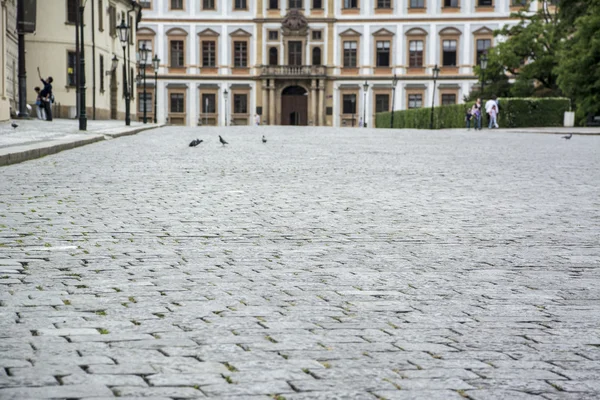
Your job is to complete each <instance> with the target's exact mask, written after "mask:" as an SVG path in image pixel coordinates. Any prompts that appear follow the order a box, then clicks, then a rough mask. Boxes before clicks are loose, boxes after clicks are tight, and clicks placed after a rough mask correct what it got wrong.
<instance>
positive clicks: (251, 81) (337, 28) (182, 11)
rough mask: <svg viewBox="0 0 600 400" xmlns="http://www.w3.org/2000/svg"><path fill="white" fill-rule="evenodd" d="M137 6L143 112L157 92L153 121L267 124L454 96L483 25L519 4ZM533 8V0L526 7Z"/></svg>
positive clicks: (185, 1) (197, 0)
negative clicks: (144, 62) (143, 53)
mask: <svg viewBox="0 0 600 400" xmlns="http://www.w3.org/2000/svg"><path fill="white" fill-rule="evenodd" d="M140 3H141V4H142V6H143V7H144V10H143V19H142V23H141V24H140V30H139V31H138V46H139V45H140V44H141V43H142V42H143V43H146V46H147V47H149V48H152V49H153V50H152V53H153V54H157V55H158V57H159V58H160V59H161V63H160V68H159V71H158V84H157V87H156V88H154V74H153V73H152V72H153V71H152V70H151V69H148V73H147V77H148V80H147V88H148V89H147V90H148V92H149V94H148V98H147V102H146V106H147V110H148V115H149V116H150V117H153V115H154V106H153V100H154V96H158V98H157V100H158V107H157V108H158V109H157V112H158V114H157V117H158V121H159V122H167V123H171V124H181V125H188V126H197V125H203V124H209V125H224V124H226V123H228V124H231V123H233V124H253V123H254V120H255V115H256V114H258V115H260V118H261V122H262V123H268V124H270V125H296V124H297V125H316V126H324V125H325V126H344V125H345V126H351V125H353V124H354V125H358V122H359V119H360V118H361V117H363V115H364V116H365V119H366V123H367V124H369V125H370V124H371V123H372V121H373V120H374V114H375V113H376V112H380V111H387V110H390V109H391V107H392V104H393V105H394V109H395V110H401V109H407V108H413V107H426V106H431V104H432V103H434V104H435V105H440V104H453V103H459V102H461V101H462V99H463V97H464V96H465V95H467V94H468V93H469V92H470V91H471V89H472V88H473V86H475V85H477V84H478V82H477V79H476V76H475V75H474V73H473V66H474V65H475V64H476V63H477V62H478V57H479V56H480V55H481V54H483V53H484V52H485V51H486V50H487V49H489V48H490V47H492V46H493V45H494V35H493V31H494V30H496V29H499V28H501V27H502V26H503V25H505V24H510V23H515V22H516V20H514V19H513V18H511V16H510V14H511V12H514V11H516V10H519V9H520V8H521V7H522V5H521V4H522V1H521V0H144V1H141V2H140ZM539 6H540V4H539V1H534V2H533V3H532V4H531V5H530V7H531V11H533V10H536V9H537V7H539ZM436 65H438V66H439V68H440V69H441V72H440V77H439V79H438V80H437V82H436V90H435V98H432V97H433V93H434V85H433V80H432V70H433V68H434V67H435V66H436ZM394 75H396V77H397V79H398V80H397V84H396V87H395V89H396V90H395V95H394V96H393V98H392V94H393V91H392V81H393V77H394ZM365 83H366V85H365ZM367 85H368V86H367ZM140 90H141V89H140V87H138V92H139V91H140ZM226 94H227V95H226ZM140 98H141V97H140V96H139V94H138V99H140ZM136 107H137V109H138V112H139V113H141V110H142V107H141V103H139V104H137V105H136Z"/></svg>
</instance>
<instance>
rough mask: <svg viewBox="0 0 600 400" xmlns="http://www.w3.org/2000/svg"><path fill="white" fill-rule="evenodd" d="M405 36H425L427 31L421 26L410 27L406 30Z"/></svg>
mask: <svg viewBox="0 0 600 400" xmlns="http://www.w3.org/2000/svg"><path fill="white" fill-rule="evenodd" d="M405 35H406V36H427V31H425V30H423V29H421V28H412V29H409V30H408V31H406V33H405Z"/></svg>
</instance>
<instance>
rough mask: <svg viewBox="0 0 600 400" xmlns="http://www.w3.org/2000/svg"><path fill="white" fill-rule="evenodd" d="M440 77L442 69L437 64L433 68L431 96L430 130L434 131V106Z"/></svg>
mask: <svg viewBox="0 0 600 400" xmlns="http://www.w3.org/2000/svg"><path fill="white" fill-rule="evenodd" d="M439 75H440V69H439V68H438V66H437V64H435V67H433V95H432V96H431V121H430V122H429V129H433V106H434V105H435V81H437V78H438V76H439Z"/></svg>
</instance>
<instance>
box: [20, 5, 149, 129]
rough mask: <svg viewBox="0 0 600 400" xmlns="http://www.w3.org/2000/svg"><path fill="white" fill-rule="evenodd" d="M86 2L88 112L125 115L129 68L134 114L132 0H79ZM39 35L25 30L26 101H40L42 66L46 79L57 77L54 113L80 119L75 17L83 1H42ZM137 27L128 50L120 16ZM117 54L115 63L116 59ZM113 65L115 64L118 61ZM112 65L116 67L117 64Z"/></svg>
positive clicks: (90, 114)
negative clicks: (126, 55) (123, 42)
mask: <svg viewBox="0 0 600 400" xmlns="http://www.w3.org/2000/svg"><path fill="white" fill-rule="evenodd" d="M80 1H81V4H83V5H84V17H83V19H84V25H85V27H84V42H85V50H84V54H85V78H86V90H85V92H86V113H87V118H88V119H90V120H91V119H93V118H94V117H95V118H96V119H124V118H125V85H124V81H125V71H128V76H127V84H128V85H127V86H129V87H130V93H132V101H131V110H132V115H134V111H135V108H134V105H135V99H134V97H135V96H134V94H135V73H136V51H137V49H136V47H135V44H136V13H137V11H139V10H140V7H139V6H136V5H135V4H136V2H135V1H134V2H132V1H130V0H80ZM36 11H37V24H36V29H37V30H36V32H35V34H28V35H26V37H25V38H26V39H25V49H26V51H27V55H26V60H27V61H26V64H27V103H29V104H33V103H35V99H36V93H35V92H34V90H33V89H34V88H35V87H36V86H40V87H42V83H41V82H40V80H39V78H38V73H37V68H39V69H40V72H41V74H42V76H43V77H44V79H45V78H46V77H48V76H52V78H53V80H54V82H53V83H52V86H53V92H54V96H55V104H54V108H53V110H54V117H55V118H75V117H76V104H77V96H76V89H77V82H76V76H75V67H76V51H75V50H76V48H75V21H76V18H77V13H78V0H38V1H37V10H36ZM123 19H124V20H125V22H126V23H127V24H128V25H129V26H130V27H132V29H130V31H129V32H130V36H129V37H130V39H129V43H128V44H127V45H126V47H125V51H128V52H129V54H130V57H129V60H128V65H127V66H126V65H125V63H124V51H123V47H122V45H121V42H120V41H119V35H118V32H117V30H116V27H117V25H118V24H120V23H121V20H123ZM113 59H115V61H116V62H114V63H113ZM113 64H114V65H113ZM113 67H115V68H114V69H113Z"/></svg>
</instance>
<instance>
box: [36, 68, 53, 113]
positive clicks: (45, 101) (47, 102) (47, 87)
mask: <svg viewBox="0 0 600 400" xmlns="http://www.w3.org/2000/svg"><path fill="white" fill-rule="evenodd" d="M38 75H39V77H40V80H41V81H42V83H43V84H44V88H43V89H42V90H41V91H40V98H41V101H42V107H44V111H45V112H46V121H52V100H51V99H52V82H53V81H54V80H53V79H52V77H51V76H49V77H48V79H46V80H44V79H42V74H40V69H39V68H38Z"/></svg>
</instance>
